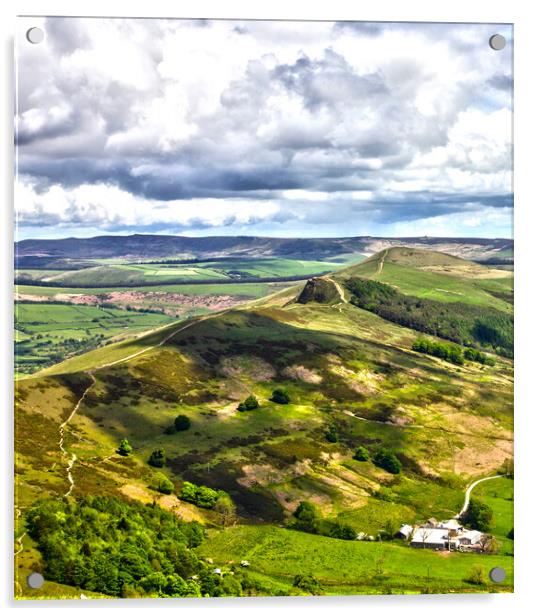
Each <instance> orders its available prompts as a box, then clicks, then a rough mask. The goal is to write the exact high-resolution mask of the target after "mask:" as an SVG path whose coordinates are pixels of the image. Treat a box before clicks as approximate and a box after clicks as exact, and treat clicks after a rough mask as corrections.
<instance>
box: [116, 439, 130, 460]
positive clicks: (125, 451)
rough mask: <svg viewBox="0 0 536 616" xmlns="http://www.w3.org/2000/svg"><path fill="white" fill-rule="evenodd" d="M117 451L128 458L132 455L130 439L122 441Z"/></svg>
mask: <svg viewBox="0 0 536 616" xmlns="http://www.w3.org/2000/svg"><path fill="white" fill-rule="evenodd" d="M116 451H117V453H118V454H119V455H120V456H128V455H129V454H131V453H132V445H131V444H130V443H129V442H128V439H126V438H124V439H122V440H121V441H120V443H119V447H118V448H117V450H116Z"/></svg>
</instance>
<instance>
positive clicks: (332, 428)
mask: <svg viewBox="0 0 536 616" xmlns="http://www.w3.org/2000/svg"><path fill="white" fill-rule="evenodd" d="M326 440H327V441H328V442H329V443H337V442H338V441H339V431H338V430H337V426H336V425H335V424H330V425H329V426H328V429H327V430H326Z"/></svg>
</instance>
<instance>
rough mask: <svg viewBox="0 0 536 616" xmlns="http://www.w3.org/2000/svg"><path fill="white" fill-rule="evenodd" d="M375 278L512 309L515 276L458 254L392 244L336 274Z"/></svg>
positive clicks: (410, 290)
mask: <svg viewBox="0 0 536 616" xmlns="http://www.w3.org/2000/svg"><path fill="white" fill-rule="evenodd" d="M350 276H361V277H363V278H372V279H374V280H377V281H379V282H384V283H387V284H391V285H393V286H394V287H396V288H397V289H399V290H400V291H401V292H402V293H406V294H407V295H413V296H416V297H426V298H428V299H435V300H439V301H442V302H466V303H470V304H477V305H485V306H490V307H493V308H497V309H498V310H502V311H504V312H512V310H513V306H512V303H511V301H512V288H513V287H512V285H513V277H512V275H511V273H510V272H504V271H502V272H501V270H494V269H492V268H487V267H486V266H483V265H478V264H476V263H471V262H470V261H466V260H464V259H459V258H458V257H453V256H450V255H444V254H441V253H433V252H430V251H420V250H417V249H411V250H408V249H402V248H390V249H388V250H383V251H381V252H379V253H377V254H376V255H373V256H372V257H370V258H369V259H367V260H366V261H363V262H362V263H360V264H358V265H356V266H352V267H349V268H345V269H344V270H342V271H340V272H339V273H338V274H337V275H336V278H338V279H341V280H344V279H345V278H348V277H350Z"/></svg>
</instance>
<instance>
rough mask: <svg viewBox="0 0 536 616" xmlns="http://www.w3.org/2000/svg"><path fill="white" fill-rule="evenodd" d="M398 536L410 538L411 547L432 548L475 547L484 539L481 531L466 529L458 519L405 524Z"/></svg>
mask: <svg viewBox="0 0 536 616" xmlns="http://www.w3.org/2000/svg"><path fill="white" fill-rule="evenodd" d="M398 536H399V537H401V538H403V539H405V540H406V541H407V540H409V542H410V545H411V547H414V548H428V549H431V550H462V549H475V548H478V547H479V546H480V542H481V541H482V533H481V532H480V531H478V530H469V529H466V528H464V527H463V526H462V525H461V524H460V522H459V521H458V520H456V519H453V520H445V521H443V522H437V520H433V519H431V520H428V521H427V522H426V523H425V524H422V525H420V526H411V525H409V524H403V525H402V526H401V527H400V530H399V531H398Z"/></svg>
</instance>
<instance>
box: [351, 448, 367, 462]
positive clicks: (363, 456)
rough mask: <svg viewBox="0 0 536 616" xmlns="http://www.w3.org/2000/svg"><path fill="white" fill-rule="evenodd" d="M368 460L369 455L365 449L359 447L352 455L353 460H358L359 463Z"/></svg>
mask: <svg viewBox="0 0 536 616" xmlns="http://www.w3.org/2000/svg"><path fill="white" fill-rule="evenodd" d="M369 459H370V454H369V452H368V449H367V448H366V447H363V446H362V445H360V446H359V447H358V448H357V449H356V450H355V453H354V460H359V461H360V462H366V461H367V460H369Z"/></svg>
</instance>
